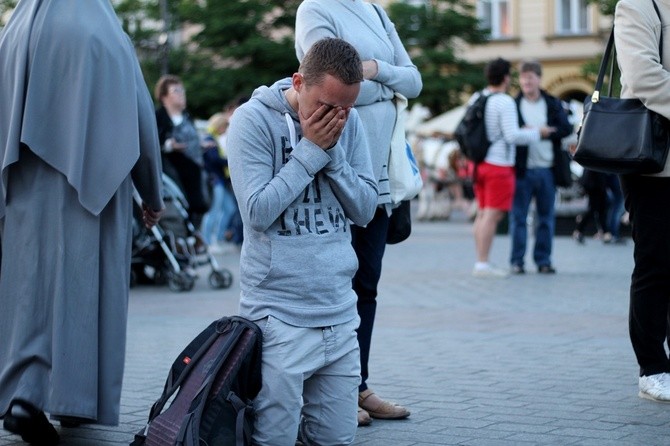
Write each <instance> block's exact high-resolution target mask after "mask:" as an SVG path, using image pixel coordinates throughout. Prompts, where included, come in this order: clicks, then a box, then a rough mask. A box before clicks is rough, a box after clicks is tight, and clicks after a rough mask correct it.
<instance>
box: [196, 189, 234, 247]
mask: <svg viewBox="0 0 670 446" xmlns="http://www.w3.org/2000/svg"><path fill="white" fill-rule="evenodd" d="M212 196H213V198H212V206H211V207H210V209H209V212H207V214H205V217H204V218H203V222H202V233H203V234H202V235H203V237H204V238H205V242H207V244H208V245H211V244H212V242H213V241H222V240H223V234H224V232H225V228H228V225H229V223H230V219H231V218H232V217H233V215H234V214H235V210H236V206H237V205H236V203H235V196H234V195H233V194H232V193H231V192H230V191H229V190H227V189H226V187H225V186H224V185H223V184H222V183H216V184H214V188H213V190H212ZM220 228H224V229H223V230H221V229H220ZM214 234H216V240H212V236H213V235H214Z"/></svg>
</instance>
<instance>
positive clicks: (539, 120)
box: [519, 96, 554, 169]
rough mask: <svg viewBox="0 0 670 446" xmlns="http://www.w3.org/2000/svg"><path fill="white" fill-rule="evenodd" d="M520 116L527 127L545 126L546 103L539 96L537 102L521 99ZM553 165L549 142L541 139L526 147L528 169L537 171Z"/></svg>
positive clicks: (551, 147)
mask: <svg viewBox="0 0 670 446" xmlns="http://www.w3.org/2000/svg"><path fill="white" fill-rule="evenodd" d="M519 109H520V110H521V116H523V120H524V121H525V123H526V125H527V126H529V127H536V128H540V127H546V126H547V101H545V100H544V98H542V97H541V96H540V98H539V99H538V100H537V101H529V100H527V99H525V98H521V102H520V104H519ZM553 165H554V147H553V144H552V142H551V141H550V140H548V139H543V140H540V141H538V142H535V143H533V144H530V145H529V146H528V165H527V166H528V168H529V169H538V168H543V167H551V166H553Z"/></svg>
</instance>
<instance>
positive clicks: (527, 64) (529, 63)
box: [519, 59, 542, 77]
mask: <svg viewBox="0 0 670 446" xmlns="http://www.w3.org/2000/svg"><path fill="white" fill-rule="evenodd" d="M529 71H532V72H533V73H535V74H537V75H538V76H540V77H542V64H541V63H540V62H538V61H537V60H535V59H526V60H523V61H521V65H519V73H528V72H529Z"/></svg>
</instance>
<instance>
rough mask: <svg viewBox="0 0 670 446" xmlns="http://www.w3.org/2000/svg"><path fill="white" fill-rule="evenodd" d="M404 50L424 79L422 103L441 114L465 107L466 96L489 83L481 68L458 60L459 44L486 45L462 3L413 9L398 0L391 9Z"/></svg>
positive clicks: (440, 1)
mask: <svg viewBox="0 0 670 446" xmlns="http://www.w3.org/2000/svg"><path fill="white" fill-rule="evenodd" d="M388 13H389V16H390V17H391V20H392V21H393V22H394V23H395V25H396V29H397V31H398V34H399V35H400V38H401V40H402V41H403V43H404V45H405V48H406V49H407V51H408V52H409V54H410V55H411V56H412V61H413V62H414V63H415V64H416V66H417V67H418V68H419V71H420V72H421V76H422V78H423V90H422V93H421V96H420V97H419V98H418V101H419V102H421V103H422V104H423V105H425V106H427V107H428V108H430V110H431V112H432V113H433V114H439V113H442V112H445V111H447V110H450V109H451V108H453V107H455V106H458V105H460V104H462V103H463V96H464V93H465V94H469V93H471V92H472V91H474V90H476V89H478V88H481V87H483V86H484V85H485V84H486V81H485V79H484V74H483V70H482V67H481V66H480V65H473V64H470V63H468V62H466V61H465V60H463V59H461V58H459V57H458V56H457V54H456V50H457V47H458V46H462V45H464V43H470V44H476V43H483V42H485V41H486V33H485V31H484V30H482V29H480V28H479V23H478V20H477V18H476V17H475V14H474V9H473V6H472V5H471V4H469V3H467V2H464V1H462V0H432V1H430V2H427V3H426V4H422V5H418V6H413V5H410V4H408V3H404V2H400V1H396V2H394V3H392V4H391V5H390V6H389V8H388Z"/></svg>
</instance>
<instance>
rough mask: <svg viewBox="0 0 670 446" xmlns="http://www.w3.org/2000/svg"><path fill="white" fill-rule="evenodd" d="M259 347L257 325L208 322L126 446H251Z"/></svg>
mask: <svg viewBox="0 0 670 446" xmlns="http://www.w3.org/2000/svg"><path fill="white" fill-rule="evenodd" d="M262 344H263V343H262V333H261V331H260V329H259V328H258V326H257V325H256V324H254V323H253V322H250V321H248V320H246V319H244V318H242V317H239V316H232V317H224V318H222V319H219V320H217V321H214V322H212V323H211V324H210V325H209V326H208V327H207V328H206V329H205V330H203V331H202V332H201V333H200V334H199V335H198V336H196V338H195V339H193V340H192V341H191V343H190V344H189V345H188V346H187V347H186V348H185V349H184V351H182V352H181V354H180V355H179V356H178V357H177V359H176V360H175V361H174V363H173V364H172V368H170V372H169V374H168V377H167V380H166V382H165V387H164V389H163V394H162V395H161V397H160V398H159V399H158V400H157V401H156V402H155V403H154V405H153V406H152V407H151V411H150V412H149V422H148V423H147V426H146V428H144V429H142V431H140V432H139V433H138V434H137V435H135V441H133V442H132V443H131V444H130V445H131V446H168V445H176V446H201V445H208V446H246V445H250V444H251V434H252V433H253V421H254V411H253V406H252V404H251V401H252V400H253V399H254V398H255V397H256V395H257V394H258V392H259V391H260V389H261V385H262V384H261V383H262V381H261V351H262ZM175 392H176V396H174V399H173V400H172V402H171V404H170V406H169V407H168V408H167V409H165V410H163V408H164V406H165V405H166V403H167V402H168V401H169V400H170V399H171V398H172V396H173V394H174V393H175Z"/></svg>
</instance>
